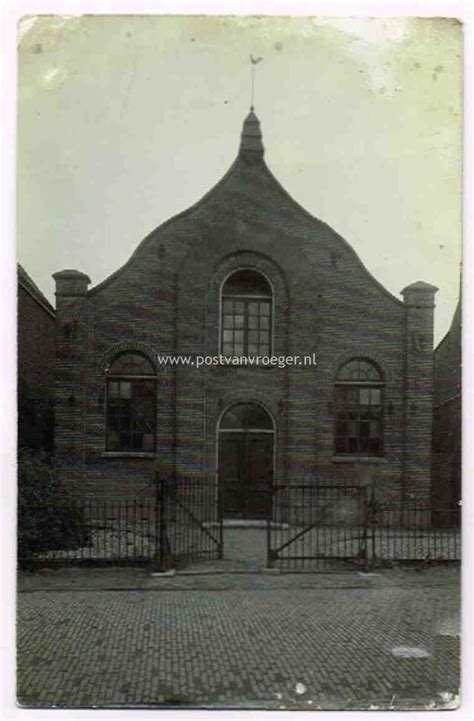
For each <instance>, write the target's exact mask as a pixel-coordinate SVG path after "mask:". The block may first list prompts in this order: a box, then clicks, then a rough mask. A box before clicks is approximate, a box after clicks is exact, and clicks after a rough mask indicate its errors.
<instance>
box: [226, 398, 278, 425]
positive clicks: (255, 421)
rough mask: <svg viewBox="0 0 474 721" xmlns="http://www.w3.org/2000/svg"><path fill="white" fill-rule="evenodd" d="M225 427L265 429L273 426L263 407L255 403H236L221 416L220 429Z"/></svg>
mask: <svg viewBox="0 0 474 721" xmlns="http://www.w3.org/2000/svg"><path fill="white" fill-rule="evenodd" d="M226 428H227V429H228V428H234V429H236V428H239V429H241V430H244V429H247V428H252V429H254V430H258V429H261V430H267V429H272V428H273V423H272V419H271V418H270V416H269V415H268V413H267V411H266V410H265V408H263V407H262V406H260V405H258V404H257V403H236V404H235V405H234V406H232V407H231V408H229V409H228V410H227V411H226V412H225V413H224V415H223V416H222V419H221V423H220V429H221V430H224V429H226Z"/></svg>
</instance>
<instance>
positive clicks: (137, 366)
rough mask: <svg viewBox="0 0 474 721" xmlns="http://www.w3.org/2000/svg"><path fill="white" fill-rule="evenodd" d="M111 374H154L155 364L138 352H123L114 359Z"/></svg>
mask: <svg viewBox="0 0 474 721" xmlns="http://www.w3.org/2000/svg"><path fill="white" fill-rule="evenodd" d="M108 373H109V375H154V373H155V369H154V367H153V364H152V363H151V362H150V361H149V360H148V358H145V356H142V355H140V354H138V353H122V355H119V356H118V357H117V358H115V359H114V361H113V362H112V365H111V366H110V368H109V371H108Z"/></svg>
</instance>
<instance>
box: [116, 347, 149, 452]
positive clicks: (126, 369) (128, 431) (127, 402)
mask: <svg viewBox="0 0 474 721" xmlns="http://www.w3.org/2000/svg"><path fill="white" fill-rule="evenodd" d="M155 425H156V371H155V367H154V365H153V363H152V362H151V361H150V360H149V359H148V358H147V357H146V356H144V355H142V354H141V353H121V354H120V355H117V356H116V357H115V358H114V360H113V361H112V363H111V365H110V366H109V368H108V370H107V411H106V448H107V450H108V451H119V452H120V451H123V452H127V451H131V452H144V453H153V452H154V450H155V432H156V428H155Z"/></svg>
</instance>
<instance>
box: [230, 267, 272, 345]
mask: <svg viewBox="0 0 474 721" xmlns="http://www.w3.org/2000/svg"><path fill="white" fill-rule="evenodd" d="M272 306H273V293H272V288H271V285H270V283H269V282H268V280H267V279H266V278H265V276H264V275H262V273H259V272H258V271H256V270H253V269H250V268H243V269H240V270H237V271H235V272H234V273H232V275H230V276H229V277H228V278H227V280H226V281H225V283H224V285H223V287H222V293H221V309H222V313H221V353H222V354H223V355H225V356H260V357H261V356H269V355H271V352H272V312H273V308H272Z"/></svg>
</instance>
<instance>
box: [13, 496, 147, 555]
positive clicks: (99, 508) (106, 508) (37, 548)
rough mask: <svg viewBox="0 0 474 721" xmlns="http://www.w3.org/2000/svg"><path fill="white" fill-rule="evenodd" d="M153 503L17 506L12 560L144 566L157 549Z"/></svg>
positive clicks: (86, 502) (102, 502) (122, 502)
mask: <svg viewBox="0 0 474 721" xmlns="http://www.w3.org/2000/svg"><path fill="white" fill-rule="evenodd" d="M160 535H161V527H160V516H159V506H158V507H157V505H156V503H155V502H154V501H148V502H147V501H145V502H138V501H122V500H118V501H116V500H105V501H101V500H90V501H80V500H77V501H74V502H68V503H64V504H54V505H49V506H41V505H39V506H38V505H36V506H31V505H30V506H26V505H20V506H19V507H18V561H19V564H20V565H24V564H25V563H28V562H33V561H48V563H55V562H62V563H67V562H71V563H79V564H80V563H84V564H85V563H133V564H140V563H147V562H149V561H152V560H155V559H156V558H157V557H158V556H159V551H160Z"/></svg>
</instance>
